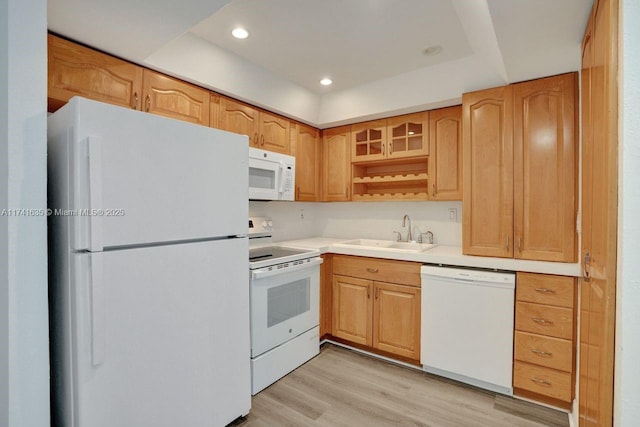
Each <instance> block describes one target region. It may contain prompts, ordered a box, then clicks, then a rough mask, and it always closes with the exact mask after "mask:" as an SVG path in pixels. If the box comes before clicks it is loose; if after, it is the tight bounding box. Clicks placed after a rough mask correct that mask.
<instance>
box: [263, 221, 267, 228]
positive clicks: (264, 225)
mask: <svg viewBox="0 0 640 427" xmlns="http://www.w3.org/2000/svg"><path fill="white" fill-rule="evenodd" d="M262 229H263V230H266V229H267V221H262Z"/></svg>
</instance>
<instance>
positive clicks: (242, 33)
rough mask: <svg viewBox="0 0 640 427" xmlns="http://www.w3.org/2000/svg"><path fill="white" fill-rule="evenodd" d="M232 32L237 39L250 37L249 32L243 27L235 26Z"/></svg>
mask: <svg viewBox="0 0 640 427" xmlns="http://www.w3.org/2000/svg"><path fill="white" fill-rule="evenodd" d="M231 34H232V35H233V37H235V38H237V39H246V38H247V37H249V32H248V31H247V30H245V29H244V28H242V27H238V28H234V29H233V31H231Z"/></svg>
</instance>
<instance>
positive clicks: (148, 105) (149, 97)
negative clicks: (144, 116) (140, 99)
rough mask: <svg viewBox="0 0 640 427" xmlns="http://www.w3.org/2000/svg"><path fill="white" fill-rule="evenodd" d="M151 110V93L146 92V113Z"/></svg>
mask: <svg viewBox="0 0 640 427" xmlns="http://www.w3.org/2000/svg"><path fill="white" fill-rule="evenodd" d="M149 110H151V95H149V94H147V113H148V112H149Z"/></svg>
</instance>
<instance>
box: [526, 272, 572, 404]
mask: <svg viewBox="0 0 640 427" xmlns="http://www.w3.org/2000/svg"><path fill="white" fill-rule="evenodd" d="M575 287H576V279H575V278H573V277H563V276H554V275H549V274H533V273H518V274H517V277H516V326H515V335H514V362H513V389H514V394H515V395H517V396H522V397H526V398H529V399H533V400H538V401H541V402H544V403H549V404H552V405H555V406H560V407H564V408H569V407H570V406H571V402H572V401H573V398H574V395H575V392H574V389H575V358H576V356H575V353H576V350H575V349H576V343H575V336H576V322H575V318H576V315H575V298H576V293H575Z"/></svg>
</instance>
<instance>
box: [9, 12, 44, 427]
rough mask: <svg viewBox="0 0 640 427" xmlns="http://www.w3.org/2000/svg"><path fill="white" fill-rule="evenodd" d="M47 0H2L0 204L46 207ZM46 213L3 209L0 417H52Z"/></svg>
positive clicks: (36, 421) (26, 421)
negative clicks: (12, 211)
mask: <svg viewBox="0 0 640 427" xmlns="http://www.w3.org/2000/svg"><path fill="white" fill-rule="evenodd" d="M46 11H47V4H46V0H0V111H2V113H1V114H0V211H2V209H42V210H43V211H44V209H45V208H46V117H47V115H46V114H47V113H46V108H47V105H46V98H47V82H46V76H47V39H46V29H47V22H46ZM46 238H47V230H46V216H44V215H37V214H36V213H33V212H32V213H31V215H26V214H21V213H18V214H16V215H8V214H7V212H6V211H5V215H2V213H1V212H0V316H1V317H0V425H2V426H10V427H23V426H24V427H28V426H33V427H42V426H48V425H49V339H48V336H49V332H48V331H49V329H48V315H47V312H48V309H47V244H46Z"/></svg>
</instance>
